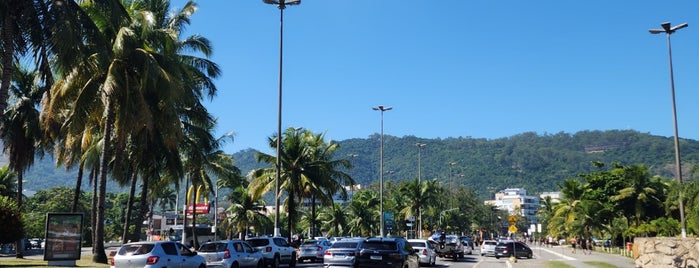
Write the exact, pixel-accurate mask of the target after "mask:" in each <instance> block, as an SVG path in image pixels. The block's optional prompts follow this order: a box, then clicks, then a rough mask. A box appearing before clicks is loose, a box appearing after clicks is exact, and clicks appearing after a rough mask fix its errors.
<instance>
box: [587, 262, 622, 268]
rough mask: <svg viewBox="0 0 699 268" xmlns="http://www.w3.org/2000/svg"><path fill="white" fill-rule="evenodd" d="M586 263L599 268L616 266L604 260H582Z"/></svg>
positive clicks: (614, 267) (615, 267)
mask: <svg viewBox="0 0 699 268" xmlns="http://www.w3.org/2000/svg"><path fill="white" fill-rule="evenodd" d="M584 263H585V264H587V265H590V266H594V267H599V268H618V267H617V266H615V265H611V264H609V263H606V262H598V261H586V262H584Z"/></svg>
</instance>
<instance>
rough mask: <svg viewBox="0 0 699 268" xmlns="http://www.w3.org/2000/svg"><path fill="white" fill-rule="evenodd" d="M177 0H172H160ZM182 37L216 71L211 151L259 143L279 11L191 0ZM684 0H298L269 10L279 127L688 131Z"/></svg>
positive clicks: (697, 115)
mask: <svg viewBox="0 0 699 268" xmlns="http://www.w3.org/2000/svg"><path fill="white" fill-rule="evenodd" d="M184 2H185V1H183V0H173V2H172V4H173V7H181V6H182V5H183V4H184ZM196 2H197V3H198V5H199V10H198V12H197V13H195V14H194V15H193V17H192V24H191V25H190V26H189V27H188V28H187V34H188V35H191V34H200V35H203V36H205V37H207V38H209V39H210V40H211V41H212V43H213V46H214V55H213V57H212V59H213V60H214V61H215V62H216V63H218V64H219V65H220V66H221V68H222V71H223V73H222V76H221V77H220V78H218V79H217V80H216V84H217V87H218V90H219V93H218V96H217V97H216V98H215V99H214V100H213V101H212V102H210V103H208V104H207V107H208V108H209V109H210V112H212V113H213V114H214V115H215V116H216V117H217V118H218V122H219V125H218V127H217V132H218V135H222V134H223V133H226V132H229V131H233V132H235V141H234V142H233V143H230V144H228V145H226V147H225V148H224V149H225V151H226V152H227V153H235V152H237V151H240V150H243V149H247V148H254V149H258V150H262V151H265V152H270V151H271V149H269V147H268V146H267V138H268V137H269V136H271V135H273V134H274V133H275V132H276V128H277V90H278V64H279V13H280V12H279V10H278V9H276V7H275V6H272V5H266V4H264V3H263V2H262V0H199V1H196ZM697 10H699V1H690V0H682V1H669V2H666V1H647V0H639V1H608V0H605V1H602V0H586V1H573V0H555V1H554V0H549V1H514V0H504V1H488V0H472V1H457V0H441V1H440V0H344V1H340V0H303V2H302V3H301V5H298V6H289V7H287V9H286V10H285V12H284V71H283V93H284V94H283V109H282V113H283V116H282V128H288V127H304V128H307V129H310V130H312V131H314V132H316V133H321V132H324V133H326V137H327V139H328V140H343V139H349V138H367V137H368V136H369V135H372V134H374V133H379V132H380V126H381V125H380V122H381V121H380V119H381V117H380V113H379V112H377V111H373V110H372V109H371V108H372V107H375V106H377V105H384V106H392V107H393V110H391V111H387V112H385V113H384V133H385V134H387V135H394V136H399V137H402V136H405V135H412V136H417V137H422V138H448V137H473V138H487V139H497V138H503V137H510V136H512V135H516V134H520V133H523V132H536V133H538V134H540V135H543V134H555V133H559V132H566V133H575V132H577V131H581V130H612V129H634V130H637V131H640V132H642V133H650V134H653V135H660V136H667V137H670V136H672V135H673V125H672V106H671V95H670V80H669V66H668V54H667V39H666V36H665V35H664V34H663V35H651V34H650V33H649V32H648V29H650V28H660V23H662V22H665V21H670V22H671V23H672V24H673V25H676V24H680V23H683V22H687V23H689V27H688V28H685V29H682V30H680V31H678V32H676V33H675V34H673V35H672V52H673V61H674V62H673V63H674V68H675V91H676V98H677V113H678V124H679V133H680V136H681V137H683V138H689V139H699V105H697V104H698V103H699V12H697Z"/></svg>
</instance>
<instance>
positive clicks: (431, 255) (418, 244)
mask: <svg viewBox="0 0 699 268" xmlns="http://www.w3.org/2000/svg"><path fill="white" fill-rule="evenodd" d="M408 243H410V245H411V246H412V247H413V249H415V253H417V255H418V256H419V257H420V265H426V266H434V264H435V263H436V262H437V252H435V251H434V246H435V244H434V243H433V242H431V241H428V240H425V239H408Z"/></svg>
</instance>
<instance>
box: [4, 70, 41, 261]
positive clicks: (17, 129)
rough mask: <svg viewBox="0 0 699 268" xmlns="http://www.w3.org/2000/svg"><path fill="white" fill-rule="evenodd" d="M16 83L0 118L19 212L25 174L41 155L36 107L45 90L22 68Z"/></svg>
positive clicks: (19, 253)
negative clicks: (9, 101)
mask: <svg viewBox="0 0 699 268" xmlns="http://www.w3.org/2000/svg"><path fill="white" fill-rule="evenodd" d="M15 81H16V82H15V84H14V85H13V86H12V87H10V90H11V92H12V96H13V99H14V100H16V102H15V103H14V104H12V105H11V106H10V107H8V109H7V110H6V111H5V114H4V116H3V117H2V119H0V138H1V139H2V141H3V144H4V145H5V148H4V152H5V153H7V154H8V155H9V158H10V165H9V166H10V168H11V169H12V170H13V171H14V172H15V173H17V207H19V210H20V211H22V210H23V207H22V196H23V193H22V191H23V187H22V182H23V180H24V172H25V171H26V170H27V169H29V167H31V166H32V164H33V163H34V158H35V157H36V154H38V153H41V152H43V151H42V146H41V144H40V143H41V133H42V132H41V130H40V129H39V111H38V110H37V107H38V105H39V102H40V101H41V97H42V95H43V94H44V92H45V91H46V88H45V87H44V86H43V84H42V83H41V82H40V81H39V77H38V75H37V73H36V72H33V71H29V70H26V69H21V70H19V71H18V72H16V73H15ZM21 245H22V241H21V240H19V241H17V246H16V248H17V249H18V250H17V258H22V257H23V256H22V251H21V250H19V249H22V247H21Z"/></svg>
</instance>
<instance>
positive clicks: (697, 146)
mask: <svg viewBox="0 0 699 268" xmlns="http://www.w3.org/2000/svg"><path fill="white" fill-rule="evenodd" d="M336 142H338V143H339V144H340V149H339V150H338V152H337V154H336V157H348V158H350V160H351V162H352V164H353V165H354V168H353V169H352V170H349V171H347V172H348V173H349V174H350V175H351V176H352V177H353V178H354V179H355V180H356V181H357V183H360V184H365V185H366V184H371V183H375V182H378V180H379V178H378V172H379V171H378V170H379V135H378V134H374V135H371V136H369V137H368V138H364V139H362V138H355V139H347V140H342V141H336ZM418 142H419V143H425V144H427V146H425V147H423V149H422V153H421V156H422V157H421V166H422V179H423V180H427V179H438V180H441V181H444V182H445V183H446V182H449V180H450V179H453V180H454V183H455V184H463V185H465V186H467V187H469V188H472V189H475V190H476V192H477V193H478V195H479V197H482V198H488V197H490V196H491V195H492V194H493V192H494V191H497V190H500V189H503V188H509V187H523V188H526V189H527V191H528V192H529V193H531V194H534V193H538V192H544V191H554V190H558V186H557V185H558V183H560V182H561V181H562V180H563V179H566V178H573V177H577V175H578V174H582V173H589V172H592V171H595V170H596V169H595V168H594V167H593V166H592V165H591V163H592V161H600V162H602V163H605V164H609V163H612V162H618V163H621V164H641V163H642V164H645V165H646V166H648V167H650V168H651V171H652V173H653V174H658V175H661V176H663V177H666V178H672V177H673V170H674V168H673V167H674V145H673V139H672V138H671V137H661V136H653V135H650V134H644V133H640V132H637V131H633V130H609V131H581V132H577V133H574V134H569V133H563V132H561V133H557V134H544V135H538V134H536V133H531V132H529V133H522V134H519V135H515V136H511V137H508V138H500V139H482V138H471V137H458V138H446V139H425V138H419V137H414V136H404V137H395V136H390V135H384V171H390V172H389V173H386V174H384V181H403V180H411V179H416V178H417V162H418V159H417V158H418V148H417V146H415V144H416V143H418ZM680 146H681V152H682V163H683V166H684V167H683V170H686V171H685V172H684V174H685V175H684V176H685V180H688V179H692V176H691V175H692V174H690V173H689V172H688V171H689V170H690V169H691V166H693V165H694V164H696V163H699V142H697V141H695V140H688V139H682V140H681V145H680ZM255 153H256V151H255V150H252V149H248V150H243V151H239V152H236V153H234V154H233V157H234V159H235V164H236V166H238V167H239V168H240V169H241V170H242V171H243V174H247V172H249V171H250V170H252V169H254V168H259V167H262V166H263V165H262V164H260V163H257V162H256V161H255V156H254V155H255ZM350 154H352V155H357V156H356V157H349V156H348V155H350ZM451 162H454V163H456V164H454V165H453V166H450V165H449V163H451ZM450 167H451V171H452V172H451V176H450V174H449V171H450ZM76 175H77V172H76V171H75V170H72V171H65V170H64V169H56V168H55V165H54V161H53V160H52V159H51V158H49V157H46V158H44V159H42V160H37V162H36V164H35V166H34V167H32V168H31V169H30V170H29V172H28V173H27V174H26V178H27V180H28V182H27V183H25V188H27V189H29V190H39V189H45V188H50V187H53V186H59V185H60V186H69V187H73V186H74V182H75V178H76ZM461 175H463V176H461ZM85 180H87V179H85ZM84 187H87V182H85V186H84ZM85 189H88V188H85ZM122 190H123V189H119V187H117V186H115V185H114V183H110V187H109V191H122Z"/></svg>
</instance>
